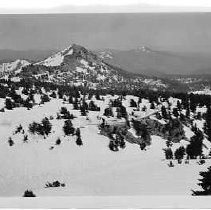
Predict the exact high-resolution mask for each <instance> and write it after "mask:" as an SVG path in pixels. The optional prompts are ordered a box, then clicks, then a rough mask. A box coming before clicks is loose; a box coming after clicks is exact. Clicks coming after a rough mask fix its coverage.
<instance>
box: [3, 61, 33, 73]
mask: <svg viewBox="0 0 211 210" xmlns="http://www.w3.org/2000/svg"><path fill="white" fill-rule="evenodd" d="M29 64H30V63H29V62H28V61H26V60H16V61H13V62H11V63H2V64H0V73H9V72H16V73H19V72H20V71H21V69H22V67H24V66H27V65H29Z"/></svg>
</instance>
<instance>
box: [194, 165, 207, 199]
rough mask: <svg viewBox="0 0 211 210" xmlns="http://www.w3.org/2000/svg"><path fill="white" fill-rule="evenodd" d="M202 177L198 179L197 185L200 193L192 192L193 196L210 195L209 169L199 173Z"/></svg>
mask: <svg viewBox="0 0 211 210" xmlns="http://www.w3.org/2000/svg"><path fill="white" fill-rule="evenodd" d="M199 174H200V176H201V177H202V178H201V179H199V181H200V182H199V183H198V185H199V186H200V187H201V188H202V191H193V194H192V195H194V196H197V195H198V196H199V195H211V167H209V168H208V170H207V171H202V172H200V173H199Z"/></svg>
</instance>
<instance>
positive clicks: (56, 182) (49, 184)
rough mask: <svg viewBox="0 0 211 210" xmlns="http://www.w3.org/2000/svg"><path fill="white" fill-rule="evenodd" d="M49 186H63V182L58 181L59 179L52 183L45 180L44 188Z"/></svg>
mask: <svg viewBox="0 0 211 210" xmlns="http://www.w3.org/2000/svg"><path fill="white" fill-rule="evenodd" d="M49 187H65V183H60V182H59V181H54V182H52V183H50V182H47V184H45V188H49Z"/></svg>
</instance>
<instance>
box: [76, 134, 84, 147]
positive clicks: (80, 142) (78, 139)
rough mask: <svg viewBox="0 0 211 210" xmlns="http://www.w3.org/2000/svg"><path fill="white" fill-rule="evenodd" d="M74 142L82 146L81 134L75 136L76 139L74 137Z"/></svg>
mask: <svg viewBox="0 0 211 210" xmlns="http://www.w3.org/2000/svg"><path fill="white" fill-rule="evenodd" d="M76 144H77V145H78V146H82V145H83V142H82V140H81V136H78V137H77V139H76Z"/></svg>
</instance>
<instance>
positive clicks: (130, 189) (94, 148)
mask: <svg viewBox="0 0 211 210" xmlns="http://www.w3.org/2000/svg"><path fill="white" fill-rule="evenodd" d="M19 92H21V91H19ZM117 97H118V96H117V95H114V96H111V95H106V96H104V100H96V99H94V98H93V101H94V102H95V103H96V104H97V105H98V106H99V107H100V108H101V111H100V112H95V111H90V112H89V114H88V118H86V117H85V116H81V113H80V110H73V106H72V104H68V103H64V102H63V100H62V99H52V100H51V101H50V102H47V103H45V104H43V105H40V106H39V105H36V106H34V107H33V108H32V109H31V110H27V109H26V108H17V109H14V110H11V111H10V110H6V112H0V138H1V141H0V168H1V173H0V174H1V176H0V183H1V188H0V196H22V195H23V192H24V191H25V190H27V189H29V190H32V191H33V192H34V193H35V195H36V196H70V195H72V196H76V195H85V196H91V195H104V196H112V195H131V196H133V195H180V196H181V195H191V189H196V187H197V185H196V183H197V179H198V178H199V171H203V170H205V169H206V168H207V167H208V166H209V165H210V163H211V160H210V159H208V160H206V163H205V164H204V165H198V164H197V163H196V162H197V160H190V163H189V164H185V162H184V160H183V162H182V164H177V160H172V161H173V163H174V164H175V167H172V168H171V167H168V165H167V163H168V161H167V160H165V158H164V152H163V148H166V140H164V139H163V138H162V137H159V136H155V135H152V143H151V145H150V146H149V147H147V149H146V151H142V150H140V148H139V146H138V145H137V144H130V143H128V142H126V148H125V149H123V150H119V151H118V152H112V151H110V150H109V148H108V142H109V139H108V138H107V137H106V136H103V135H100V134H99V129H98V125H99V123H100V121H99V118H100V117H101V116H102V115H103V112H104V109H105V108H106V107H107V106H108V104H109V102H110V99H115V98H117ZM35 98H36V100H35V101H36V102H37V103H39V96H38V95H37V96H36V97H35ZM131 99H134V100H135V101H137V100H138V98H137V97H134V96H131V95H127V96H126V99H125V100H123V104H124V106H125V107H126V108H127V110H128V113H129V114H131V112H132V111H133V108H132V107H130V100H131ZM171 102H172V104H174V103H176V99H174V98H171ZM143 106H146V107H147V111H146V113H145V112H143V111H141V110H140V111H138V112H139V115H140V116H141V117H146V116H147V115H149V114H151V112H152V111H153V110H151V109H150V103H149V101H148V100H146V99H143V100H142V102H141V103H140V107H143ZM61 107H66V108H67V109H68V110H69V111H70V112H71V113H72V114H73V115H74V116H76V117H77V118H75V119H73V120H72V122H73V126H74V127H75V128H77V127H79V128H80V129H81V137H82V141H83V146H80V147H79V146H78V145H76V143H75V140H76V137H75V136H64V132H63V129H62V126H63V124H64V120H62V119H60V120H58V119H56V116H57V115H56V113H57V112H59V110H60V109H61ZM50 116H52V117H53V119H52V120H50V122H51V123H52V126H53V127H52V132H51V134H50V135H49V136H48V137H46V138H43V137H42V136H38V135H32V134H30V133H29V131H28V126H29V124H30V123H32V122H33V121H36V122H39V121H41V119H42V118H44V117H49V118H50ZM109 119H110V121H112V120H114V118H108V120H109ZM115 120H117V119H115ZM120 120H121V119H120ZM19 124H21V125H22V126H23V129H24V131H25V133H24V134H22V133H18V134H14V131H15V130H16V128H17V126H18V125H19ZM185 132H186V135H187V136H188V138H190V137H191V135H190V133H191V132H190V129H189V128H185ZM26 134H27V135H28V139H29V140H28V142H26V143H24V142H23V138H24V135H26ZM10 136H11V137H12V139H13V141H14V143H15V144H14V145H13V146H12V147H10V146H9V145H8V142H7V140H8V138H9V137H10ZM58 137H59V138H60V139H61V144H60V145H56V144H55V142H56V140H57V138H58ZM187 144H188V142H187V141H184V140H182V142H180V143H175V144H174V145H173V149H174V150H175V149H177V148H178V147H179V146H181V145H187ZM52 147H53V149H50V148H52ZM56 180H58V181H60V182H61V183H65V187H58V188H45V184H46V183H47V182H53V181H56Z"/></svg>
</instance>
